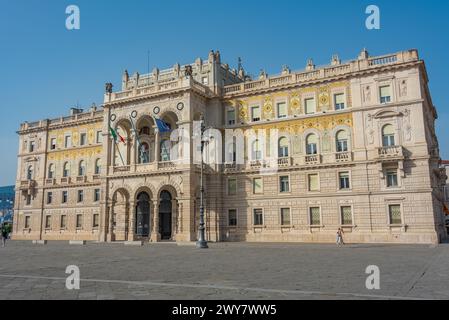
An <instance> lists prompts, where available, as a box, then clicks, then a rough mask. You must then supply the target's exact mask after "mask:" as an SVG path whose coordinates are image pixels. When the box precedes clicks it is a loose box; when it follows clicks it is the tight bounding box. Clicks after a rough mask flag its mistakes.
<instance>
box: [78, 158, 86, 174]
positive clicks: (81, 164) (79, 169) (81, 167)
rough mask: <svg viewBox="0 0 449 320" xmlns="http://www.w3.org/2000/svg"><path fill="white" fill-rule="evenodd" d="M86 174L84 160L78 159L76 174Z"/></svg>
mask: <svg viewBox="0 0 449 320" xmlns="http://www.w3.org/2000/svg"><path fill="white" fill-rule="evenodd" d="M85 175H86V163H85V162H84V161H80V164H79V167H78V176H80V177H84V176H85Z"/></svg>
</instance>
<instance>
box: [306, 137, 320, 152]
mask: <svg viewBox="0 0 449 320" xmlns="http://www.w3.org/2000/svg"><path fill="white" fill-rule="evenodd" d="M306 153H307V154H308V155H311V154H317V153H318V137H317V135H316V134H314V133H311V134H309V135H308V136H307V138H306Z"/></svg>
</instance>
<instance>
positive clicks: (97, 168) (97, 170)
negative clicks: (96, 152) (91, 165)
mask: <svg viewBox="0 0 449 320" xmlns="http://www.w3.org/2000/svg"><path fill="white" fill-rule="evenodd" d="M100 173H101V159H97V160H96V161H95V174H96V175H99V174H100Z"/></svg>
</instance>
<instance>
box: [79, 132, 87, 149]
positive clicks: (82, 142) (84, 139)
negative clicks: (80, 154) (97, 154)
mask: <svg viewBox="0 0 449 320" xmlns="http://www.w3.org/2000/svg"><path fill="white" fill-rule="evenodd" d="M86 143H87V134H86V133H81V134H80V146H84V145H86Z"/></svg>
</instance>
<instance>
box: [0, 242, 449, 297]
mask: <svg viewBox="0 0 449 320" xmlns="http://www.w3.org/2000/svg"><path fill="white" fill-rule="evenodd" d="M69 265H76V266H78V267H79V269H80V272H81V285H80V286H81V288H80V290H73V291H70V290H67V289H66V287H65V282H66V277H67V276H68V275H67V274H65V270H66V267H67V266H69ZM369 265H377V266H378V267H379V268H380V286H381V289H380V290H371V291H370V290H367V289H366V287H365V281H366V278H367V277H368V275H367V274H365V270H366V267H367V266H369ZM404 298H417V299H449V245H440V246H438V247H429V246H408V245H407V246H397V245H348V246H345V247H336V246H333V245H310V244H249V243H219V244H211V248H210V249H209V250H198V249H196V248H195V247H192V246H177V245H176V244H171V243H167V244H146V245H145V246H143V247H132V246H131V247H130V246H124V244H122V243H116V244H103V243H88V244H87V245H86V246H70V245H69V244H68V242H50V243H49V244H48V245H46V246H39V245H33V244H31V242H18V241H10V242H8V243H7V247H6V248H0V299H1V300H3V299H83V300H88V299H99V300H108V299H127V300H139V299H145V300H148V299H151V300H153V299H155V300H159V299H168V300H173V299H188V300H190V299H202V300H209V299H218V300H222V299H231V300H233V299H239V300H240V299H243V300H246V299H273V300H283V299H404Z"/></svg>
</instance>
